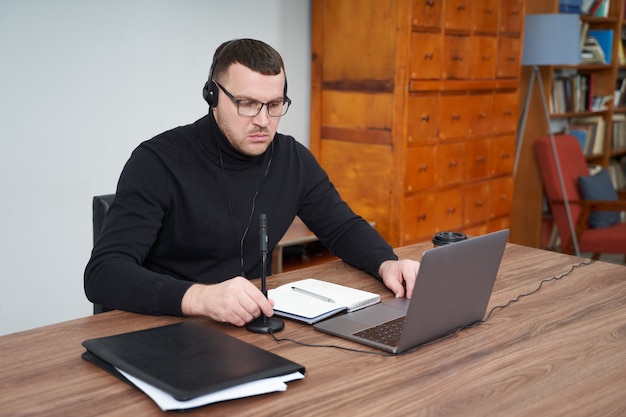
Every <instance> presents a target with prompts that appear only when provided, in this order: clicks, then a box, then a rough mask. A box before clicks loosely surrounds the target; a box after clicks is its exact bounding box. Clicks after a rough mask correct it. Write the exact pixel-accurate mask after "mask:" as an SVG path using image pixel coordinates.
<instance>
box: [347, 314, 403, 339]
mask: <svg viewBox="0 0 626 417" xmlns="http://www.w3.org/2000/svg"><path fill="white" fill-rule="evenodd" d="M404 319H405V317H400V318H397V319H394V320H391V321H388V322H386V323H383V324H379V325H377V326H374V327H370V328H369V329H365V330H361V331H359V332H356V333H354V335H355V336H359V337H362V338H364V339H368V340H372V341H374V342H378V343H382V344H384V345H389V346H398V342H399V341H400V335H401V334H402V328H403V327H404Z"/></svg>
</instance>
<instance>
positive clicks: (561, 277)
mask: <svg viewBox="0 0 626 417" xmlns="http://www.w3.org/2000/svg"><path fill="white" fill-rule="evenodd" d="M594 262H595V261H594V260H593V259H590V260H589V261H587V262H586V261H581V262H579V263H578V264H576V265H572V266H571V268H570V269H569V271H567V272H565V273H564V274H562V275H560V276H558V277H557V276H554V277H551V278H546V279H543V280H541V281H540V282H539V286H537V288H536V289H534V290H533V291H530V292H528V293H526V294H520V295H518V296H517V297H516V298H514V299H512V300H509V301H508V302H507V303H506V304H504V305H499V306H495V307H493V308H492V309H491V310H490V311H489V313H488V314H487V316H485V318H484V319H482V320H478V321H476V322H474V323H472V324H468V325H465V326H461V327H459V328H457V329H455V330H454V331H453V332H451V333H449V334H447V335H445V336H442V337H440V338H438V339H435V340H431V341H430V342H426V343H422V344H420V345H418V346H416V347H414V348H412V349H409V350H407V351H405V352H402V353H387V352H379V351H371V350H363V349H353V348H347V347H344V346H339V345H330V344H323V345H322V344H315V343H306V342H300V341H298V340H295V339H291V338H288V337H281V338H277V337H276V335H275V334H274V332H273V331H271V330H270V331H269V334H270V335H271V336H272V338H273V339H274V341H275V342H276V343H280V342H291V343H294V344H296V345H300V346H306V347H315V348H331V349H340V350H345V351H348V352H356V353H365V354H368V355H377V356H385V357H388V356H400V355H406V354H407V353H413V352H415V351H417V350H419V349H421V348H423V347H426V346H430V345H434V344H436V343H439V342H441V341H443V340H447V339H450V338H453V337H454V336H456V335H457V334H458V333H459V332H460V331H461V330H464V329H470V328H473V327H477V326H478V325H480V324H483V323H486V322H487V321H488V320H489V319H490V318H491V315H492V314H493V313H494V312H495V311H496V310H503V309H505V308H507V307H509V306H510V305H511V304H514V303H517V302H518V301H520V300H521V299H522V298H525V297H529V296H531V295H534V294H536V293H538V292H539V291H540V290H541V288H542V287H543V284H547V283H549V282H552V281H560V280H562V279H563V278H565V277H567V276H569V275H570V274H572V272H574V271H575V270H576V269H577V268H580V267H583V266H587V265H591V264H592V263H594Z"/></svg>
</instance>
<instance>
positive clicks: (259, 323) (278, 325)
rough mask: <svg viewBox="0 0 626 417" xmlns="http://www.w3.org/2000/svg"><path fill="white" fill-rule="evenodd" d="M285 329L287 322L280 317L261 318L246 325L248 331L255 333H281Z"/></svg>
mask: <svg viewBox="0 0 626 417" xmlns="http://www.w3.org/2000/svg"><path fill="white" fill-rule="evenodd" d="M284 327H285V322H284V321H283V320H282V319H279V318H278V317H265V316H263V315H261V317H259V318H257V319H255V320H252V321H251V322H250V323H248V324H246V329H247V330H248V331H249V332H253V333H269V332H270V331H271V332H272V333H275V332H279V331H281V330H282V329H283V328H284Z"/></svg>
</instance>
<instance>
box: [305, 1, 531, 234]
mask: <svg viewBox="0 0 626 417" xmlns="http://www.w3.org/2000/svg"><path fill="white" fill-rule="evenodd" d="M312 4H313V9H312V11H313V22H312V52H313V60H312V90H311V91H312V93H311V139H310V147H311V150H312V152H313V153H314V154H315V155H316V157H317V158H318V160H319V161H320V163H321V164H322V166H323V167H324V168H325V169H326V171H327V172H328V174H329V176H330V179H331V181H332V182H333V183H334V185H335V186H336V187H337V189H338V190H339V192H340V193H341V195H342V196H343V198H344V199H345V200H346V201H347V202H348V203H349V204H350V206H351V207H352V208H353V209H354V210H355V211H356V212H357V213H358V214H360V215H362V216H363V217H364V218H366V219H367V220H369V221H373V222H376V228H377V229H378V230H379V231H380V232H381V234H382V235H383V236H384V237H385V238H386V239H387V240H388V241H389V243H390V244H392V245H393V246H399V245H405V244H409V243H413V242H417V241H421V240H424V239H430V238H431V237H432V235H433V233H435V232H437V231H443V230H462V231H466V232H467V233H471V234H483V233H486V232H488V231H493V230H498V229H501V228H504V227H508V224H509V216H510V210H511V201H512V195H513V189H512V186H513V179H512V172H513V155H514V147H515V137H516V129H517V120H518V117H519V115H518V102H519V75H520V55H521V36H522V33H521V30H522V27H523V11H524V2H523V0H447V1H445V2H444V1H443V0H313V3H312Z"/></svg>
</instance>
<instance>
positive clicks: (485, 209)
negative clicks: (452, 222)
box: [463, 182, 491, 226]
mask: <svg viewBox="0 0 626 417" xmlns="http://www.w3.org/2000/svg"><path fill="white" fill-rule="evenodd" d="M490 191H491V190H490V187H489V182H482V183H479V184H475V185H471V186H469V187H467V188H466V189H465V215H464V216H463V225H464V226H469V225H473V224H476V223H481V222H486V221H487V220H489V197H490V195H491V193H490Z"/></svg>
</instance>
